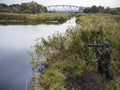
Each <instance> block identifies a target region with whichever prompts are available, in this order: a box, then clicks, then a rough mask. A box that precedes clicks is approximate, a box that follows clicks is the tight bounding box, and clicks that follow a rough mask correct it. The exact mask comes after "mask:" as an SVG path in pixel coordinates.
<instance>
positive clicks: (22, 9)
mask: <svg viewBox="0 0 120 90" xmlns="http://www.w3.org/2000/svg"><path fill="white" fill-rule="evenodd" d="M46 11H47V9H46V7H45V6H43V5H41V4H38V3H36V2H34V1H32V2H28V3H22V4H12V5H6V4H3V3H1V4H0V12H14V13H33V14H35V13H41V12H46Z"/></svg>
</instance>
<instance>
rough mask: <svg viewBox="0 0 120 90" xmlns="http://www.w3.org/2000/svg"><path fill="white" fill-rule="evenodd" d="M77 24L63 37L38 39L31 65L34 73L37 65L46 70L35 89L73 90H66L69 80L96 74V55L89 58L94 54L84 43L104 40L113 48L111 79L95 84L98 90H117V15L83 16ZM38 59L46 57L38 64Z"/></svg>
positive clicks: (119, 81) (119, 32)
mask: <svg viewBox="0 0 120 90" xmlns="http://www.w3.org/2000/svg"><path fill="white" fill-rule="evenodd" d="M76 22H77V23H78V25H77V26H76V27H75V28H69V29H68V30H67V31H66V33H64V34H61V33H56V34H54V35H53V36H52V37H49V38H48V40H45V39H43V38H42V39H41V40H38V43H37V44H36V45H35V54H36V55H37V56H38V58H35V57H32V61H31V63H32V64H33V65H34V68H33V70H34V69H35V66H38V63H41V64H43V65H45V66H46V70H45V71H44V73H43V74H40V75H39V79H37V80H38V81H39V84H38V85H37V86H36V87H37V88H39V89H41V90H73V89H72V88H71V89H68V87H69V86H68V85H67V82H66V80H67V79H68V77H81V76H82V74H83V72H85V71H88V72H91V73H94V74H97V70H96V68H97V62H96V61H95V55H92V56H91V54H92V52H93V51H92V49H90V48H89V47H88V46H87V44H89V43H96V42H99V41H100V40H101V39H102V38H106V39H108V41H109V42H110V45H111V47H112V58H111V63H110V71H111V74H112V75H113V77H114V80H111V81H106V82H105V83H101V82H98V85H100V86H99V88H100V89H101V90H120V77H119V75H120V70H119V68H120V61H119V60H120V42H119V41H120V16H114V15H104V14H86V15H82V16H80V17H78V18H77V20H76ZM40 41H41V43H40ZM40 56H43V57H46V58H45V60H44V61H40V58H39V57H40ZM34 80H35V79H34ZM75 80H77V79H75ZM75 80H74V82H76V81H75ZM34 87H35V86H34V84H33V88H34ZM81 88H82V87H81ZM75 90H79V89H75Z"/></svg>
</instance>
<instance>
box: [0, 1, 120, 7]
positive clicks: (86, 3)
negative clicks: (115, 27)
mask: <svg viewBox="0 0 120 90" xmlns="http://www.w3.org/2000/svg"><path fill="white" fill-rule="evenodd" d="M30 1H35V2H37V3H39V4H42V5H45V6H49V5H77V6H92V5H96V6H99V5H101V6H105V7H106V6H110V7H120V0H0V3H6V4H8V5H9V4H21V3H23V2H30Z"/></svg>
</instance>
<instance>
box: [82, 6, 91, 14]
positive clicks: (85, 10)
mask: <svg viewBox="0 0 120 90" xmlns="http://www.w3.org/2000/svg"><path fill="white" fill-rule="evenodd" d="M83 12H84V13H90V12H91V8H89V7H86V8H85V9H84V10H83Z"/></svg>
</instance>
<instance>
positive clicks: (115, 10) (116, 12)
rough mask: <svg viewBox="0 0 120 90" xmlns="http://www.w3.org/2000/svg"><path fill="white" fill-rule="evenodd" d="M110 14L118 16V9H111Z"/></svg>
mask: <svg viewBox="0 0 120 90" xmlns="http://www.w3.org/2000/svg"><path fill="white" fill-rule="evenodd" d="M109 13H110V14H118V13H119V12H118V10H117V9H116V8H113V9H110V11H109Z"/></svg>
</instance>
